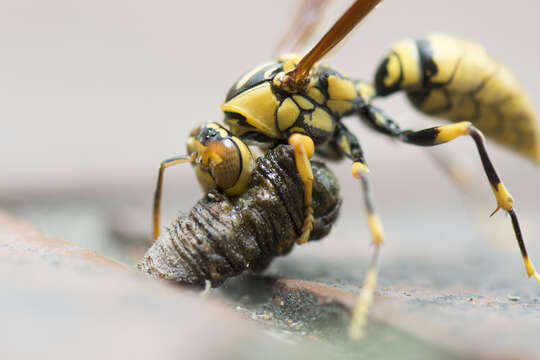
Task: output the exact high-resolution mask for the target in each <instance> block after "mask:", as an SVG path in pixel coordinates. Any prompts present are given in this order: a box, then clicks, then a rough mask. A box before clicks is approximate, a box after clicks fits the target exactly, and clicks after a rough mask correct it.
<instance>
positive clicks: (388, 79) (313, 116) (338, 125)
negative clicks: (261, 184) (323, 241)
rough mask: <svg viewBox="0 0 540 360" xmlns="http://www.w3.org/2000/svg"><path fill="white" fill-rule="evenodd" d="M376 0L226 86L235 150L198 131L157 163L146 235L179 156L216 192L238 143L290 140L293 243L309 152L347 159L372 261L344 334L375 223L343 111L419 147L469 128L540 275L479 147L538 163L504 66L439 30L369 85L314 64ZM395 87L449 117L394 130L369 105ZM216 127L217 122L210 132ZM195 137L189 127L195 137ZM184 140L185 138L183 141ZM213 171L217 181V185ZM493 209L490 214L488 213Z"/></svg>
mask: <svg viewBox="0 0 540 360" xmlns="http://www.w3.org/2000/svg"><path fill="white" fill-rule="evenodd" d="M380 2H381V0H357V1H355V2H354V3H353V4H352V6H351V7H350V8H349V9H348V10H347V11H346V12H345V13H344V14H343V15H342V16H341V18H340V19H339V20H338V21H337V22H336V23H335V24H334V26H333V27H332V28H331V29H330V30H329V31H328V32H327V33H326V34H325V35H324V36H323V37H322V39H321V40H320V41H319V42H318V43H317V44H316V45H315V46H314V47H313V48H312V49H311V50H310V51H309V52H308V53H307V54H306V55H305V56H303V57H299V56H292V55H289V56H283V57H281V58H279V59H278V60H277V61H273V62H269V63H265V64H263V65H260V66H258V67H256V68H255V69H253V70H251V71H249V72H248V73H246V74H245V75H244V76H242V77H241V78H240V79H239V80H238V81H237V82H236V83H235V84H234V85H233V86H232V87H231V89H230V90H229V92H228V94H227V96H226V98H225V101H224V103H223V104H222V106H221V108H222V110H223V111H224V114H225V119H224V122H225V124H226V125H228V127H229V130H230V132H231V133H232V135H233V136H232V137H231V139H233V140H231V141H232V144H233V145H234V146H236V147H235V148H234V147H232V145H231V147H229V148H227V149H225V148H222V147H221V146H216V147H214V146H213V145H212V144H211V143H205V142H204V141H206V140H208V139H207V138H204V139H206V140H204V139H200V140H199V141H198V142H195V143H193V144H192V146H190V145H188V153H189V154H188V155H187V156H186V157H182V158H175V159H171V160H170V161H166V162H164V163H163V165H162V168H161V170H160V177H159V180H158V187H157V190H156V198H155V204H156V206H155V210H154V237H155V238H156V237H157V236H158V234H159V202H160V196H161V195H160V194H161V177H162V174H163V170H164V169H165V168H166V167H168V166H170V165H172V164H176V163H178V162H182V161H190V162H195V163H196V166H195V171H196V173H197V177H198V179H199V181H200V182H202V183H203V184H207V185H210V186H216V187H218V188H219V189H221V190H222V191H223V192H224V193H225V194H228V195H233V196H237V195H238V194H241V193H243V192H244V191H245V189H246V186H247V182H246V181H245V179H246V178H247V175H245V174H244V172H249V170H250V168H251V167H252V166H250V165H246V164H252V161H251V160H250V159H251V154H250V153H249V149H248V148H247V146H246V147H245V149H247V150H245V149H244V146H245V144H257V145H260V146H261V147H263V148H270V149H272V148H275V147H276V146H279V145H281V144H289V145H290V146H292V148H293V150H294V161H295V164H296V169H295V170H296V171H297V173H298V174H299V176H300V179H301V181H302V183H303V223H302V226H301V233H300V236H299V237H298V238H297V240H296V242H297V243H298V244H303V243H305V242H306V241H307V240H308V239H309V236H310V233H311V232H312V230H313V224H314V221H315V218H314V215H313V214H314V202H313V183H314V176H313V172H312V170H311V169H312V168H311V160H310V159H311V157H312V156H313V155H314V154H315V153H317V154H318V155H319V156H321V157H322V158H342V157H346V158H348V159H349V160H350V161H351V163H352V165H351V172H352V176H353V177H354V178H356V179H358V180H360V182H361V184H362V188H363V192H364V199H365V209H366V212H367V220H368V225H369V229H370V231H371V237H372V242H373V244H374V245H375V249H374V254H373V257H372V261H371V265H370V268H369V270H368V273H367V276H366V280H365V284H364V287H363V290H362V293H361V294H360V296H359V300H358V304H357V306H356V308H355V311H354V314H353V322H352V325H351V328H350V335H351V336H352V337H359V336H361V331H362V327H363V326H364V323H365V321H366V313H367V310H368V308H369V306H370V304H371V301H372V297H373V291H374V288H375V284H376V277H377V275H376V268H377V260H378V254H379V249H380V245H381V244H382V242H383V238H384V235H383V228H382V225H381V222H380V220H379V217H378V216H377V213H376V211H375V206H374V202H373V200H372V194H371V192H372V190H371V183H370V180H369V168H368V166H367V162H366V159H365V157H364V153H363V151H362V148H361V146H360V142H359V141H358V139H357V138H356V136H355V135H354V134H352V133H351V132H350V131H349V130H348V128H347V127H346V126H345V124H344V122H343V119H344V118H345V117H348V116H353V115H356V116H358V117H359V118H360V119H361V120H362V121H363V122H365V123H366V124H367V125H368V126H370V127H371V128H372V129H374V130H375V131H376V132H379V133H381V134H384V135H386V136H389V137H392V138H395V139H397V140H400V141H402V142H405V143H409V144H413V145H418V146H437V145H440V144H443V143H447V142H451V141H453V140H454V139H456V138H458V137H461V136H470V137H471V138H472V139H473V141H474V143H475V146H476V148H477V151H478V154H479V157H480V160H481V163H482V167H483V169H484V172H485V174H486V177H487V179H488V181H489V183H490V185H491V188H492V191H493V194H494V196H495V199H496V202H497V208H496V210H495V212H496V211H497V210H499V209H503V210H505V211H506V212H507V213H508V214H509V216H510V218H511V223H512V227H513V230H514V233H515V237H516V240H517V242H518V245H519V248H520V250H521V255H522V257H523V261H524V264H525V269H526V272H527V274H528V275H529V276H532V277H534V278H535V279H536V280H537V281H539V282H540V275H539V274H538V273H537V272H536V269H535V267H534V265H533V263H532V261H531V260H530V259H529V256H528V254H527V251H526V248H525V244H524V240H523V236H522V231H521V228H520V225H519V221H518V217H517V214H516V211H515V209H514V200H513V198H512V196H511V195H510V193H509V191H508V190H507V188H506V187H505V185H504V184H503V182H502V180H501V178H500V177H499V175H498V173H497V171H496V170H495V167H494V165H493V162H492V161H491V159H490V156H489V155H488V152H487V149H486V144H485V140H484V135H483V133H486V135H487V136H489V137H490V138H492V139H494V140H496V141H498V142H499V143H501V144H503V145H505V146H506V147H508V148H510V149H513V150H516V151H518V152H519V153H520V154H522V155H524V156H526V157H528V158H530V159H531V160H534V161H538V160H539V159H540V156H539V152H538V137H537V124H536V119H535V116H534V111H533V109H532V105H531V104H530V102H529V100H528V97H527V95H526V94H525V92H524V91H523V89H522V88H521V86H520V85H519V83H518V81H517V80H516V78H515V76H514V75H513V74H512V72H511V71H510V70H509V69H508V68H507V67H506V66H504V65H503V64H501V63H499V62H497V61H495V60H493V59H492V58H491V57H490V56H489V55H488V54H487V53H486V52H485V51H484V50H483V48H482V47H480V46H479V45H476V44H475V43H472V42H470V41H466V40H462V39H457V38H454V37H451V36H447V35H441V34H432V35H429V36H427V37H426V38H424V39H420V40H405V41H403V42H400V43H398V44H397V45H395V46H394V47H393V49H392V50H391V52H390V53H389V54H388V55H387V56H386V57H385V58H384V59H383V61H382V63H381V64H380V66H379V68H378V70H377V71H376V74H375V79H374V83H373V84H371V83H368V82H364V81H359V80H353V79H351V78H349V77H348V76H346V75H344V74H343V73H342V72H341V71H339V70H336V69H334V68H332V67H329V66H326V65H322V64H319V63H318V61H319V60H321V59H322V58H323V57H324V56H325V55H326V54H327V53H328V52H329V51H330V50H331V49H332V48H334V46H335V45H337V44H338V43H339V42H340V41H341V40H342V39H343V38H344V37H345V36H346V35H347V34H348V33H349V32H350V31H351V30H352V29H353V28H354V27H355V26H356V25H357V24H358V23H359V22H360V21H361V20H362V19H363V18H364V17H365V16H367V15H368V14H369V13H370V12H371V11H372V10H373V9H374V8H375V7H376V6H377V5H378V4H379V3H380ZM398 91H404V92H405V93H406V94H407V96H408V98H409V100H410V101H411V103H412V104H413V105H414V106H415V107H416V108H418V109H419V110H420V111H422V112H424V113H427V114H431V115H434V116H437V117H440V118H442V119H446V120H449V121H451V122H453V123H452V124H449V125H442V126H437V127H431V128H427V129H423V130H419V131H414V130H409V129H402V128H401V127H400V126H399V125H398V123H397V122H396V121H394V120H393V119H392V118H390V117H389V116H388V115H386V114H385V113H384V112H383V111H382V110H381V109H379V108H378V107H376V106H375V105H374V101H376V99H377V98H379V97H383V96H387V95H390V94H393V93H396V92H398ZM216 131H218V132H220V131H221V130H216ZM197 136H198V135H197ZM190 141H191V140H190ZM221 179H226V181H225V182H224V183H220V181H221ZM495 212H494V213H495Z"/></svg>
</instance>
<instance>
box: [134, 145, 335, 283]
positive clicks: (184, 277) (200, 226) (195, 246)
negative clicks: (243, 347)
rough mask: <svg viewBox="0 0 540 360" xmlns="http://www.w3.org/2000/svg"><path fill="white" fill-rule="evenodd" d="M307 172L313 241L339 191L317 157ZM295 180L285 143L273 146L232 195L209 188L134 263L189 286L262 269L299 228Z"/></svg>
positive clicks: (299, 187)
mask: <svg viewBox="0 0 540 360" xmlns="http://www.w3.org/2000/svg"><path fill="white" fill-rule="evenodd" d="M313 175H314V177H315V181H314V185H313V202H314V205H315V206H314V209H315V213H314V216H315V223H314V228H313V231H312V232H311V236H310V240H317V239H320V238H322V237H324V236H325V235H326V234H328V232H329V231H330V228H331V227H332V224H333V223H334V221H335V219H336V218H337V215H338V211H339V208H340V206H341V198H340V197H339V194H338V193H339V185H338V182H337V180H336V178H335V177H334V175H333V173H332V172H331V171H330V170H328V168H326V166H325V165H324V164H321V163H317V162H313ZM303 186H304V185H303V183H302V180H301V179H300V176H299V175H298V171H297V170H296V164H295V161H294V156H293V150H292V148H291V147H289V146H278V147H277V148H275V149H273V150H271V151H269V152H268V153H267V154H266V155H265V156H264V157H261V158H259V159H258V160H257V167H256V168H255V170H254V171H253V175H252V178H251V182H250V184H249V187H248V190H246V191H245V192H244V193H243V194H242V195H240V196H238V197H228V196H226V195H224V194H222V193H220V192H218V191H216V190H211V191H210V192H209V193H208V195H207V196H206V197H204V198H203V199H202V200H200V201H199V202H198V203H197V204H196V205H195V206H194V207H193V208H192V209H191V211H190V212H189V214H188V215H186V216H182V217H179V218H178V219H176V220H175V221H174V222H173V223H172V224H171V225H170V226H169V227H168V228H167V231H165V232H164V233H163V234H162V235H161V236H160V237H159V238H158V240H157V241H156V242H155V243H154V244H153V245H152V247H151V248H150V249H149V250H148V251H147V252H146V254H145V255H144V257H143V259H142V260H141V262H140V263H139V265H138V267H139V269H140V270H142V271H143V272H146V273H148V274H151V275H152V276H156V277H160V278H164V279H168V280H175V281H178V282H181V283H186V284H192V285H204V283H205V280H210V281H211V282H212V285H213V286H218V285H220V284H221V283H222V282H223V281H224V280H225V279H227V278H229V277H232V276H235V275H238V274H240V273H242V272H244V271H246V270H253V271H260V270H263V269H264V268H265V267H266V266H267V265H268V264H269V263H270V261H271V260H272V258H274V257H275V256H279V255H284V254H287V253H288V252H289V251H290V250H291V249H292V247H293V246H294V244H295V241H296V239H297V238H298V237H299V236H300V234H301V228H302V224H303V220H304V206H303Z"/></svg>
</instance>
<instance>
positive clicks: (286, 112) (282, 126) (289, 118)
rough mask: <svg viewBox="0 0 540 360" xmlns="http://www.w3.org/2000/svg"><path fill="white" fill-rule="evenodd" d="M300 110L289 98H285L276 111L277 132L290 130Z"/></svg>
mask: <svg viewBox="0 0 540 360" xmlns="http://www.w3.org/2000/svg"><path fill="white" fill-rule="evenodd" d="M298 115H300V109H298V106H297V105H296V104H295V103H294V101H293V100H292V99H291V98H286V99H285V100H284V101H283V102H282V103H281V106H280V107H279V108H278V111H277V122H278V129H279V131H285V130H287V129H288V128H290V127H291V126H292V125H293V124H294V123H295V122H296V120H297V119H298Z"/></svg>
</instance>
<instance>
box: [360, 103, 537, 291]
mask: <svg viewBox="0 0 540 360" xmlns="http://www.w3.org/2000/svg"><path fill="white" fill-rule="evenodd" d="M362 114H363V115H364V116H363V117H364V119H365V120H367V121H368V123H369V124H370V125H371V126H372V127H373V128H375V129H376V130H378V131H380V132H382V133H384V134H387V135H390V136H392V137H396V138H398V139H400V140H401V141H403V142H406V143H409V144H414V145H419V146H435V145H441V144H444V143H447V142H450V141H452V140H455V139H456V138H458V137H460V136H463V135H468V136H470V137H472V139H473V140H474V142H475V144H476V148H477V149H478V154H479V155H480V160H481V161H482V165H483V167H484V172H485V174H486V176H487V178H488V181H489V183H490V185H491V189H492V191H493V194H494V195H495V199H496V200H497V208H496V209H495V211H494V212H493V213H492V214H491V215H493V214H495V213H496V212H497V211H498V210H499V209H503V210H505V211H506V212H507V213H508V215H510V218H511V220H512V227H513V229H514V234H515V236H516V240H517V242H518V245H519V249H520V251H521V256H522V257H523V262H524V264H525V269H526V271H527V275H528V276H529V277H531V276H532V277H534V278H535V279H536V281H538V282H540V274H538V272H537V271H536V269H535V267H534V265H533V263H532V261H531V260H530V259H529V256H528V254H527V249H526V248H525V243H524V241H523V235H522V232H521V227H520V226H519V221H518V218H517V214H516V211H515V209H514V199H513V198H512V196H511V195H510V193H509V192H508V190H507V189H506V186H504V184H503V182H502V181H501V179H500V177H499V175H498V174H497V171H496V170H495V167H494V166H493V163H492V161H491V159H490V158H489V155H488V153H487V150H486V144H485V140H484V135H483V134H482V132H481V131H480V130H478V129H477V128H476V127H474V125H473V124H472V123H470V122H468V121H462V122H458V123H454V124H449V125H442V126H436V127H432V128H427V129H423V130H419V131H412V130H401V129H400V128H399V126H398V125H397V124H396V123H395V122H394V121H392V120H391V119H390V118H388V117H387V116H386V115H384V114H383V113H382V112H381V111H380V110H379V109H377V108H375V107H373V106H368V107H367V108H366V109H365V110H364V111H363V112H362Z"/></svg>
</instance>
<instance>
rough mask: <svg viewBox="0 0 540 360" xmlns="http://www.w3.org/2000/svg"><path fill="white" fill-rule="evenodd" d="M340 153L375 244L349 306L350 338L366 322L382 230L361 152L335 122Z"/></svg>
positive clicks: (356, 336)
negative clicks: (360, 198) (360, 192)
mask: <svg viewBox="0 0 540 360" xmlns="http://www.w3.org/2000/svg"><path fill="white" fill-rule="evenodd" d="M333 141H335V142H336V144H337V146H338V147H339V148H340V149H341V151H342V152H343V154H344V155H345V156H347V157H348V158H349V159H351V160H352V161H353V163H352V166H351V172H352V175H353V177H354V178H355V179H359V180H360V181H361V183H362V189H363V192H364V206H365V209H366V213H367V219H368V225H369V230H370V232H371V238H372V243H373V245H374V246H375V249H374V251H373V256H372V258H371V263H370V266H369V269H368V272H367V275H366V278H365V279H364V285H363V287H362V291H361V293H360V295H359V296H358V299H357V302H356V305H355V307H354V309H353V314H352V321H351V324H350V327H349V336H350V337H351V338H352V339H361V338H362V337H363V335H364V328H365V326H366V323H367V315H368V312H369V309H370V307H371V305H372V303H373V294H374V292H375V286H376V285H377V262H378V259H379V251H380V246H381V244H382V243H383V238H384V232H383V228H382V224H381V221H380V219H379V216H378V215H377V213H376V211H375V206H374V201H373V194H372V191H371V182H370V181H369V176H368V174H369V169H368V167H367V166H366V161H365V159H364V154H363V152H362V148H361V147H360V143H359V142H358V139H357V138H356V136H354V135H353V134H352V133H351V132H350V131H349V130H348V129H347V128H346V127H345V125H343V124H342V123H338V125H337V129H336V134H335V138H334V140H333Z"/></svg>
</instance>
